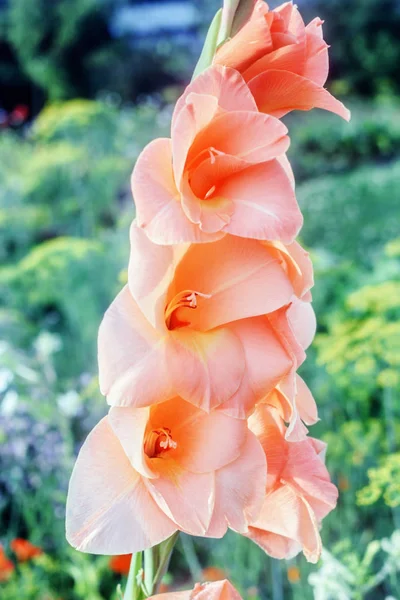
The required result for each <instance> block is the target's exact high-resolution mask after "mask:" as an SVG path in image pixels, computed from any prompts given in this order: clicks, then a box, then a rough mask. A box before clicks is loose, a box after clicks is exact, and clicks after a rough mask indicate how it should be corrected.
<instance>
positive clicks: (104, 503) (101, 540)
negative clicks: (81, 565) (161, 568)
mask: <svg viewBox="0 0 400 600" xmlns="http://www.w3.org/2000/svg"><path fill="white" fill-rule="evenodd" d="M66 527H67V539H68V541H69V543H70V544H71V545H72V546H74V547H75V548H77V549H78V550H80V551H82V552H91V553H92V554H130V553H132V552H139V551H141V550H144V549H145V548H151V547H152V546H154V545H156V544H159V543H160V542H162V541H163V540H165V539H166V538H168V537H169V536H171V535H172V534H173V533H174V532H175V531H176V530H177V526H176V524H175V523H173V522H172V521H171V520H170V519H169V518H168V517H167V516H166V515H165V514H164V513H163V512H162V511H161V510H160V508H159V507H158V506H157V504H156V503H155V502H154V500H153V498H152V497H151V495H150V494H149V493H148V491H147V489H146V487H145V486H144V485H143V480H142V478H141V476H140V475H139V473H137V471H135V470H134V469H133V467H132V465H131V463H130V461H129V459H128V457H127V456H126V454H125V453H124V451H123V449H122V446H121V444H120V442H119V441H118V438H117V437H116V436H115V434H114V432H113V430H112V429H111V427H110V424H109V422H108V419H107V417H105V418H104V419H103V420H102V421H100V423H99V424H98V425H97V426H96V427H95V428H94V429H93V431H92V432H91V433H90V434H89V436H88V438H87V440H86V442H85V443H84V444H83V446H82V448H81V451H80V453H79V456H78V458H77V461H76V463H75V467H74V470H73V473H72V477H71V481H70V484H69V491H68V500H67V517H66Z"/></svg>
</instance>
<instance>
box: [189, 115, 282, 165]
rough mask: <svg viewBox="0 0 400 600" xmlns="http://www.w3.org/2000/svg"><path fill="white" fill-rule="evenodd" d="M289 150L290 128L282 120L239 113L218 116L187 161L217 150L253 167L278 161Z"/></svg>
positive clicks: (206, 129) (205, 130)
mask: <svg viewBox="0 0 400 600" xmlns="http://www.w3.org/2000/svg"><path fill="white" fill-rule="evenodd" d="M288 147H289V138H288V137H287V128H286V126H285V125H284V124H283V123H282V122H281V121H279V120H278V119H275V118H274V117H271V116H270V115H265V114H263V113H259V112H256V111H239V110H236V111H235V112H228V113H223V114H221V115H219V116H217V117H216V118H215V119H213V120H212V122H211V123H210V125H209V126H208V127H206V128H204V130H203V131H202V132H201V133H199V134H198V135H197V136H196V140H195V142H194V144H193V145H192V147H191V148H190V152H189V154H188V161H190V160H191V158H192V159H193V158H195V157H196V156H198V154H199V153H200V152H201V151H202V150H204V149H205V148H215V149H216V150H218V152H223V153H224V154H230V155H232V156H236V157H238V158H241V159H243V160H246V161H247V162H248V163H249V164H252V163H259V162H265V161H267V160H271V159H272V158H276V157H277V156H279V155H280V154H283V153H284V152H286V151H287V149H288Z"/></svg>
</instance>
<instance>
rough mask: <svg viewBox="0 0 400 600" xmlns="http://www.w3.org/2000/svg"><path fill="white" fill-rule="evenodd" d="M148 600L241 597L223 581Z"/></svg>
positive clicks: (152, 597) (198, 584) (209, 599)
mask: <svg viewBox="0 0 400 600" xmlns="http://www.w3.org/2000/svg"><path fill="white" fill-rule="evenodd" d="M149 600H242V597H241V596H240V595H239V593H238V592H237V591H236V590H235V588H234V587H233V585H232V584H231V583H229V581H227V580H226V579H225V580H223V581H213V582H212V583H201V584H200V583H197V584H196V585H195V587H194V589H193V590H191V591H184V592H169V593H167V594H157V595H156V596H151V598H149Z"/></svg>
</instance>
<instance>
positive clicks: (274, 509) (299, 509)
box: [248, 486, 322, 563]
mask: <svg viewBox="0 0 400 600" xmlns="http://www.w3.org/2000/svg"><path fill="white" fill-rule="evenodd" d="M254 530H256V531H255V532H254V533H255V534H256V535H255V536H254V538H253V531H254ZM263 532H265V535H263ZM270 533H272V534H276V535H278V536H282V537H283V538H285V539H284V540H283V541H281V544H279V546H278V551H277V552H276V551H275V545H274V544H273V543H272V544H271V539H270ZM248 537H250V538H251V539H253V541H255V542H256V543H257V544H258V545H259V546H261V548H263V549H264V550H265V551H266V552H267V553H268V554H269V555H270V556H273V557H275V558H287V556H282V545H283V548H285V546H286V551H287V552H288V553H289V556H293V552H295V550H296V549H298V548H299V546H298V545H301V546H302V548H303V552H304V554H305V556H306V558H307V560H308V561H309V562H312V563H316V562H318V559H319V557H320V555H321V551H322V543H321V538H320V535H319V531H318V523H317V521H316V518H315V516H314V513H313V511H312V509H311V507H310V504H309V503H308V502H307V500H306V499H305V498H303V497H301V496H299V495H298V494H297V493H296V492H295V491H294V490H293V489H292V488H291V487H290V486H283V487H281V488H279V489H278V490H276V491H275V492H272V493H271V494H269V495H268V496H267V497H266V499H265V501H264V504H263V507H262V510H261V513H260V516H259V518H258V520H257V521H256V522H255V523H254V524H252V526H251V527H249V533H248ZM286 539H289V540H293V541H294V542H295V543H296V546H295V547H293V544H290V543H289V544H288V543H287V542H286ZM272 541H273V540H272ZM282 542H283V544H282ZM285 542H286V543H285ZM297 544H298V545H297Z"/></svg>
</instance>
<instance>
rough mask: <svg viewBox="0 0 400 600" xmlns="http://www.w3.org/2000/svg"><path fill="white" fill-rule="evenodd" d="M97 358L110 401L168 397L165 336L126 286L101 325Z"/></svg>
mask: <svg viewBox="0 0 400 600" xmlns="http://www.w3.org/2000/svg"><path fill="white" fill-rule="evenodd" d="M98 360H99V377H100V389H101V392H102V393H103V394H104V395H106V396H107V401H108V403H109V404H111V405H114V406H136V407H138V406H149V405H150V404H153V403H154V402H162V401H163V400H166V399H167V398H169V397H171V394H172V391H171V386H170V379H169V374H168V370H167V366H166V358H165V337H163V336H162V335H160V334H159V333H158V332H157V331H156V330H155V329H154V328H153V327H152V326H151V325H150V323H149V322H148V321H147V320H146V318H145V316H144V315H143V314H142V312H141V310H140V309H139V307H138V305H137V304H136V302H135V301H134V300H133V298H132V296H131V294H130V292H129V289H128V287H127V286H125V287H124V288H123V290H122V291H121V292H120V293H119V294H118V296H117V297H116V299H115V300H114V302H113V303H112V304H111V306H110V307H109V309H108V310H107V312H106V314H105V315H104V318H103V321H102V323H101V325H100V330H99V338H98ZM155 372H156V373H157V377H154V373H155Z"/></svg>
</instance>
